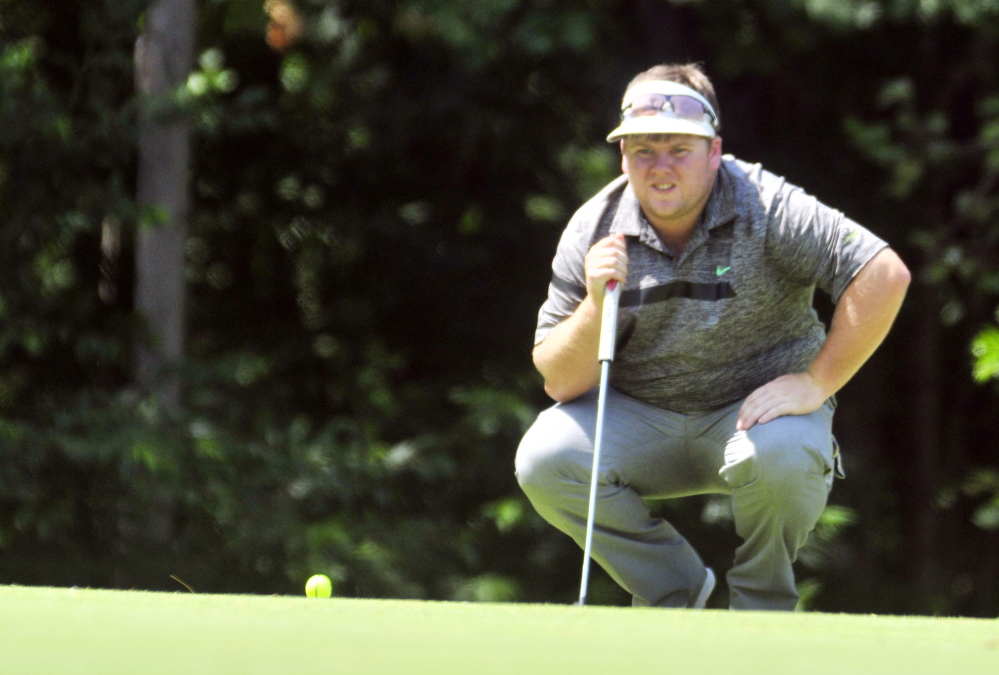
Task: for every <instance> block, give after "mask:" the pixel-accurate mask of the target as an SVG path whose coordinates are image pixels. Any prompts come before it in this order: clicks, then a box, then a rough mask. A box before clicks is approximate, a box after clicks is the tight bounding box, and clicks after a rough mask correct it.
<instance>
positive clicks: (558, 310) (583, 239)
mask: <svg viewBox="0 0 999 675" xmlns="http://www.w3.org/2000/svg"><path fill="white" fill-rule="evenodd" d="M581 221H582V218H580V215H579V214H578V213H577V215H576V216H574V217H573V219H572V220H570V221H569V224H568V225H567V226H566V228H565V231H563V232H562V238H561V239H560V240H559V244H558V249H557V250H556V252H555V259H554V260H553V261H552V279H551V283H549V284H548V298H547V299H546V300H545V302H544V304H543V305H541V311H540V312H538V327H537V330H536V331H535V333H534V344H535V345H538V344H540V343H541V342H542V341H543V340H544V339H545V337H547V335H548V333H549V332H551V329H552V328H554V327H555V326H557V325H558V324H560V323H561V322H563V321H565V320H566V319H568V318H569V317H570V316H572V313H573V312H575V311H576V308H577V307H579V303H581V302H582V301H583V298H585V297H586V273H585V271H584V268H583V261H584V259H585V257H586V252H587V251H588V250H589V248H588V247H589V236H587V235H586V233H585V232H583V227H582V225H583V223H582V222H581Z"/></svg>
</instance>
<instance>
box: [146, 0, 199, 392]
mask: <svg viewBox="0 0 999 675" xmlns="http://www.w3.org/2000/svg"><path fill="white" fill-rule="evenodd" d="M194 26H195V3H194V0H156V2H153V3H152V4H151V5H150V6H149V9H148V10H147V12H146V20H145V32H144V34H143V35H141V36H140V37H139V38H138V40H137V41H136V44H135V79H136V89H137V90H138V92H139V94H140V101H141V103H142V105H141V113H140V115H141V117H140V136H139V151H138V160H139V162H138V163H139V167H138V190H137V191H138V195H137V197H138V202H139V204H140V207H142V208H143V211H144V212H145V213H152V214H157V215H158V216H159V217H157V218H154V219H153V220H154V221H155V222H152V223H149V222H144V223H140V227H139V230H138V232H137V234H136V246H135V256H136V260H135V269H136V288H135V305H136V310H137V311H138V313H139V314H140V315H141V316H142V317H143V318H144V319H145V321H146V327H147V334H146V340H143V341H142V342H141V343H140V345H139V347H138V349H137V353H136V380H137V381H138V383H139V384H140V385H142V386H143V387H145V388H146V389H147V390H149V391H151V392H153V393H154V395H155V396H156V398H157V400H158V401H159V402H160V404H161V406H163V408H164V409H166V410H176V409H177V408H178V407H179V406H180V402H181V386H180V378H179V377H178V375H177V373H176V369H177V367H178V366H179V365H180V364H181V362H182V361H183V358H184V336H185V309H186V301H185V280H184V257H185V253H184V248H185V242H186V239H187V217H188V210H189V202H190V198H189V195H188V170H189V165H190V129H189V125H188V124H187V122H186V121H185V120H184V119H183V116H182V115H180V114H179V113H178V111H177V110H176V109H175V107H174V106H172V105H170V103H169V102H170V100H171V98H172V96H173V94H174V92H175V91H176V90H177V88H178V87H179V86H181V85H182V84H183V83H184V82H186V81H187V78H188V75H189V74H190V71H191V65H192V63H193V60H194Z"/></svg>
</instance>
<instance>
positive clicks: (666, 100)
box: [621, 94, 718, 128]
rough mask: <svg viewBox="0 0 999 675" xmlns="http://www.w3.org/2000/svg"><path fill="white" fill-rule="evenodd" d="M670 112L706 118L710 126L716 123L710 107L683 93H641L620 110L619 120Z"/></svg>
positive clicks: (690, 117) (690, 118) (677, 115)
mask: <svg viewBox="0 0 999 675" xmlns="http://www.w3.org/2000/svg"><path fill="white" fill-rule="evenodd" d="M663 112H665V113H671V114H673V115H675V116H676V117H679V118H680V119H685V120H691V121H693V122H704V121H705V120H707V121H708V122H710V123H711V126H712V127H715V128H717V126H718V124H717V121H716V120H715V116H714V114H713V113H712V112H711V110H710V108H708V107H707V106H705V105H704V104H703V103H701V102H700V101H698V100H697V99H696V98H694V97H693V96H684V95H683V94H672V95H670V94H642V95H640V96H637V97H635V99H634V100H633V101H632V102H631V103H630V104H628V106H627V107H626V108H625V109H624V110H622V111H621V121H624V120H626V119H630V118H633V117H651V116H653V115H658V114H660V113H663Z"/></svg>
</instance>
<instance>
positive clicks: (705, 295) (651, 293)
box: [621, 281, 735, 307]
mask: <svg viewBox="0 0 999 675" xmlns="http://www.w3.org/2000/svg"><path fill="white" fill-rule="evenodd" d="M734 297H735V289H733V288H732V285H731V284H730V283H728V282H727V281H722V282H718V283H714V284H704V283H696V282H693V281H671V282H669V283H668V284H662V285H661V286H651V287H649V288H635V289H632V290H630V291H625V292H624V293H622V294H621V307H641V306H643V305H651V304H654V303H657V302H665V301H666V300H672V299H674V298H687V299H689V300H703V301H705V302H715V301H718V300H728V299H730V298H734Z"/></svg>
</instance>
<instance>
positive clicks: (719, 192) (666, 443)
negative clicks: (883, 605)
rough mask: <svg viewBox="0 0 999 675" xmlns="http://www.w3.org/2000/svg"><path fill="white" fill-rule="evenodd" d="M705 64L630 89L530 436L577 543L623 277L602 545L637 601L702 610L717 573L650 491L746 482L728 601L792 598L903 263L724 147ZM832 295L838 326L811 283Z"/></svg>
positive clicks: (729, 488) (534, 473)
mask: <svg viewBox="0 0 999 675" xmlns="http://www.w3.org/2000/svg"><path fill="white" fill-rule="evenodd" d="M720 129H721V117H720V115H719V109H718V103H717V101H716V99H715V95H714V89H713V87H712V85H711V83H710V81H709V80H708V78H707V77H706V76H705V74H704V72H703V71H702V70H701V69H700V68H699V67H698V66H696V65H669V66H656V67H654V68H652V69H650V70H648V71H646V72H644V73H641V74H639V75H638V76H637V77H636V78H635V79H634V80H632V82H631V83H630V84H629V85H628V87H627V90H626V91H625V95H624V101H623V104H622V111H621V124H620V126H619V127H618V128H616V129H615V130H614V131H612V132H611V134H610V135H609V136H608V137H607V140H608V141H609V142H616V143H618V144H619V145H620V148H621V166H622V169H623V174H624V175H622V176H621V177H619V178H617V179H616V180H614V181H612V182H611V183H610V184H609V185H607V186H606V187H605V188H604V189H603V190H601V191H600V192H599V193H598V194H597V195H596V196H594V197H593V198H592V199H590V200H589V201H588V202H586V203H585V204H584V205H583V206H582V207H581V208H580V209H579V210H578V211H577V212H576V213H575V215H574V216H573V217H572V219H571V220H570V221H569V224H568V226H567V227H566V229H565V231H564V232H563V234H562V238H561V241H560V242H559V245H558V250H557V252H556V254H555V259H554V262H553V265H552V268H553V275H552V281H551V285H550V286H549V290H548V298H547V300H546V302H545V303H544V305H543V306H542V307H541V311H540V315H539V318H538V328H537V333H536V336H535V348H534V363H535V365H536V367H537V369H538V371H540V373H541V375H542V376H543V377H544V381H545V391H546V392H548V394H549V395H550V396H551V397H552V398H553V399H555V400H556V401H557V404H556V405H555V406H554V407H552V408H549V409H548V410H545V411H544V412H542V413H541V414H540V415H539V417H538V419H537V421H536V422H535V423H534V425H533V426H532V427H531V428H530V430H529V431H528V432H527V434H526V435H525V437H524V439H523V441H522V442H521V444H520V447H519V449H518V451H517V459H516V470H517V476H518V480H519V481H520V485H521V486H522V488H523V490H524V492H525V493H526V494H527V496H528V498H529V499H530V500H531V503H532V504H533V505H534V507H535V508H536V509H537V510H538V512H539V513H540V514H541V515H542V516H543V517H544V518H545V519H546V520H547V521H548V522H550V523H551V524H552V525H554V526H555V527H557V528H558V529H560V530H562V531H563V532H565V533H566V534H568V535H569V536H570V537H572V538H573V539H574V540H575V541H576V542H577V543H578V544H579V545H580V546H582V545H583V540H584V532H585V529H586V516H587V505H588V498H589V483H590V470H591V460H592V457H593V444H594V436H593V435H594V422H595V412H596V411H595V408H596V399H597V392H596V390H595V387H596V386H597V384H598V381H599V378H600V366H599V364H598V362H597V346H598V341H599V332H600V316H601V309H602V306H603V299H604V293H605V290H606V287H607V283H608V282H609V281H611V280H616V281H617V282H618V283H620V284H622V285H623V290H622V293H621V299H620V309H619V314H618V330H617V349H616V353H615V360H614V363H613V368H612V369H611V378H610V385H611V386H610V389H609V391H608V393H607V403H606V416H605V419H604V432H603V441H602V442H603V446H602V454H601V458H600V467H599V470H598V489H597V500H596V516H595V520H594V535H593V558H594V559H595V560H596V561H597V562H598V563H599V564H600V565H601V566H602V567H603V568H604V569H605V570H607V572H608V573H609V574H610V575H611V577H613V578H614V580H615V581H617V583H619V584H620V585H621V586H622V587H623V588H624V589H625V590H626V591H628V592H629V593H630V594H631V595H632V596H633V598H634V604H635V605H639V606H645V605H652V606H658V607H691V608H701V607H704V606H705V604H706V603H707V601H708V598H709V596H710V595H711V592H712V590H713V589H714V586H715V577H714V574H713V572H712V571H711V570H710V569H708V568H706V567H705V565H704V563H703V562H702V561H701V559H700V557H699V556H698V554H697V553H696V552H695V551H694V549H693V548H692V547H691V546H690V544H689V543H688V542H687V541H686V540H685V539H684V538H683V537H682V536H681V535H680V534H679V533H678V532H677V531H676V529H674V528H673V526H671V525H670V524H669V523H668V522H666V521H665V520H662V519H660V518H654V517H652V516H651V515H650V512H649V509H648V508H647V507H646V505H645V503H644V502H643V499H663V498H673V497H683V496H686V495H698V494H708V493H717V494H727V495H730V496H731V500H732V512H733V515H734V519H735V530H736V533H737V534H738V535H739V536H740V537H741V538H742V543H741V545H740V546H739V547H738V548H737V549H736V551H735V559H734V563H733V566H732V568H731V570H730V571H729V572H728V575H727V581H728V587H729V591H730V596H729V597H730V606H731V607H732V608H733V609H749V610H792V609H794V607H795V605H796V603H797V600H798V592H797V589H796V587H795V581H794V573H793V571H792V568H791V564H792V563H793V562H794V560H795V557H796V556H797V553H798V550H799V549H800V548H801V546H802V545H803V544H804V543H805V539H806V537H807V536H808V533H809V532H810V531H811V530H812V528H813V527H814V526H815V523H816V521H817V520H818V518H819V515H820V514H821V513H822V510H823V508H824V507H825V504H826V499H827V497H828V494H829V491H830V489H831V488H832V483H833V477H834V476H838V477H842V476H843V473H842V469H841V464H840V457H839V449H838V446H837V444H836V441H835V439H834V438H833V435H832V417H833V410H834V409H835V407H836V403H835V398H834V394H835V393H836V392H837V391H838V390H839V389H840V388H841V387H842V386H843V385H844V384H846V383H847V382H848V381H849V380H850V378H851V377H852V376H853V374H854V373H856V372H857V370H858V369H859V368H860V367H861V365H863V363H864V362H865V361H866V360H867V359H868V358H869V357H870V356H871V354H872V353H873V352H874V350H875V349H876V348H877V347H878V345H879V344H880V343H881V341H882V340H883V339H884V337H885V335H886V334H887V332H888V329H889V328H890V326H891V324H892V321H893V320H894V318H895V315H896V314H897V313H898V310H899V307H900V306H901V304H902V299H903V297H904V296H905V292H906V288H907V287H908V284H909V281H910V276H909V271H908V270H907V269H906V267H905V265H904V264H903V263H902V261H901V260H900V259H899V257H898V256H897V255H896V254H895V253H894V252H893V251H892V250H891V249H890V248H888V245H887V244H886V243H885V242H884V241H882V240H881V239H879V238H878V237H876V236H875V235H873V234H872V233H871V232H869V231H868V230H866V229H864V228H863V227H861V226H860V225H858V224H857V223H855V222H853V221H852V220H850V219H849V218H847V217H845V216H844V215H843V214H842V213H840V212H839V211H836V210H834V209H832V208H829V207H828V206H825V205H824V204H822V203H820V202H819V201H817V200H816V199H815V198H813V197H811V196H809V195H808V194H806V193H805V192H803V191H802V190H801V189H799V188H797V187H795V186H793V185H791V184H789V183H787V182H786V181H785V180H784V179H783V178H781V177H780V176H777V175H774V174H772V173H769V172H767V171H766V170H764V169H763V168H762V167H760V166H759V165H756V164H748V163H745V162H742V161H740V160H738V159H735V158H734V157H732V156H729V155H723V154H722V139H721V137H720V136H719V131H720ZM816 287H818V288H819V289H821V290H822V291H824V292H826V293H828V294H829V295H830V297H831V298H832V301H833V302H834V303H835V305H836V310H835V312H834V314H833V317H832V321H831V324H830V327H829V331H828V334H827V332H826V328H825V326H824V325H823V323H822V322H821V321H819V319H818V317H817V315H816V313H815V310H814V309H813V307H812V298H813V294H814V291H815V288H816Z"/></svg>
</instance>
